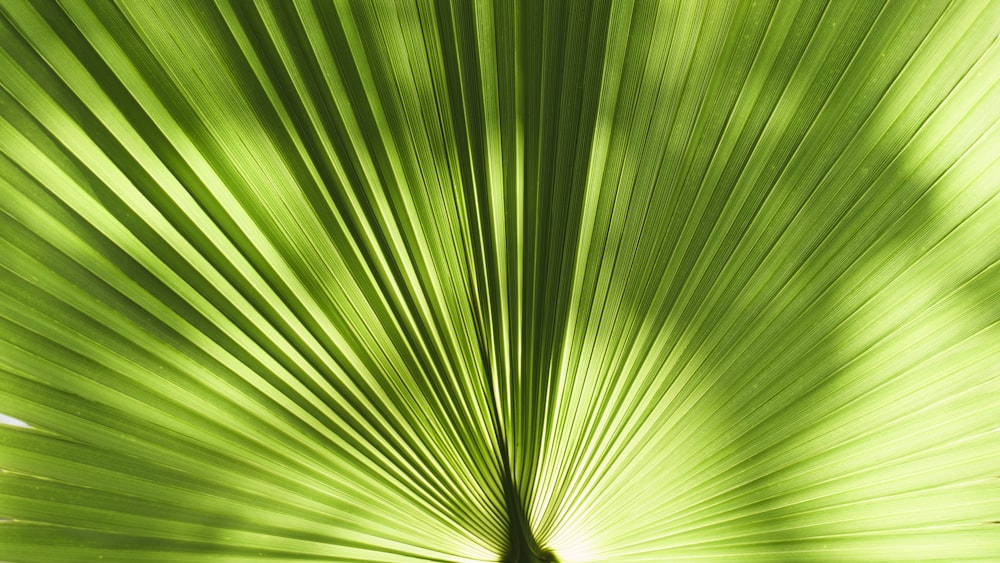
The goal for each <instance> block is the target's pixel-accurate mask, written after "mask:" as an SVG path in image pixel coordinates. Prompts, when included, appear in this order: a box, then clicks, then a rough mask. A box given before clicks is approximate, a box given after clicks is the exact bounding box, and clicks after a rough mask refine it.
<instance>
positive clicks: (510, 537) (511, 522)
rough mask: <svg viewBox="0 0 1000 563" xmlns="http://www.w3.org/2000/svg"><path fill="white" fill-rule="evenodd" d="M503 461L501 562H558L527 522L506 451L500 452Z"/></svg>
mask: <svg viewBox="0 0 1000 563" xmlns="http://www.w3.org/2000/svg"><path fill="white" fill-rule="evenodd" d="M501 455H502V461H503V475H502V477H501V479H502V481H503V493H504V502H505V503H506V505H507V551H506V553H504V555H503V559H501V562H502V563H558V561H559V560H558V559H556V556H555V554H553V553H552V552H551V551H550V550H547V549H542V548H541V547H539V545H538V542H536V541H535V536H534V534H532V532H531V526H530V524H529V523H528V515H527V514H526V513H525V511H524V503H523V502H522V501H521V495H520V494H519V493H518V491H517V487H515V486H514V477H513V474H512V472H511V467H510V457H509V456H508V455H507V453H506V451H505V452H503V453H502V454H501Z"/></svg>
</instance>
